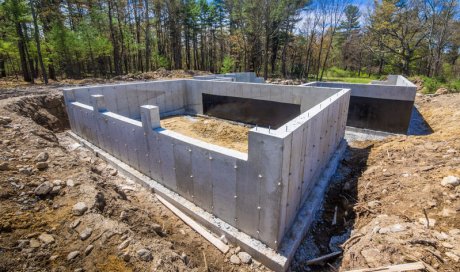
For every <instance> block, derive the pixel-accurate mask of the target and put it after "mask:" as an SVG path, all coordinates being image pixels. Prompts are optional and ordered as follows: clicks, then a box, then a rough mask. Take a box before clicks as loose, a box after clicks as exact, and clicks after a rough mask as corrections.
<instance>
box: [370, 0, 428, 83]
mask: <svg viewBox="0 0 460 272" xmlns="http://www.w3.org/2000/svg"><path fill="white" fill-rule="evenodd" d="M421 4H422V3H421V2H420V1H416V0H408V1H395V0H383V1H382V3H377V2H376V10H375V12H374V14H373V15H372V17H371V25H370V26H369V30H370V31H371V32H372V34H373V35H374V37H382V40H381V45H382V46H383V47H384V48H385V49H386V50H387V51H388V52H390V53H391V54H393V55H395V56H396V57H397V58H398V59H399V61H400V62H399V67H400V71H401V72H402V73H403V74H404V75H410V70H411V64H412V62H413V61H414V60H417V59H419V58H421V56H420V55H418V54H417V49H419V47H420V45H421V44H422V43H423V42H424V40H425V38H426V36H427V31H426V30H427V17H426V14H424V12H423V10H422V8H421Z"/></svg>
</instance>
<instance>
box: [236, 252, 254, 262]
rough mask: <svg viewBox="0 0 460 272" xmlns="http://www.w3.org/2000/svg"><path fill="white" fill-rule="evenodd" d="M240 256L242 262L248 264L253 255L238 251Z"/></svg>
mask: <svg viewBox="0 0 460 272" xmlns="http://www.w3.org/2000/svg"><path fill="white" fill-rule="evenodd" d="M238 258H240V260H241V262H242V263H244V264H248V263H250V262H251V260H252V257H251V255H249V254H248V253H246V252H244V251H242V252H240V253H238Z"/></svg>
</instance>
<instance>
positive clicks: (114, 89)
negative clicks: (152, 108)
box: [68, 80, 186, 120]
mask: <svg viewBox="0 0 460 272" xmlns="http://www.w3.org/2000/svg"><path fill="white" fill-rule="evenodd" d="M68 90H72V92H74V93H75V99H76V101H79V102H80V103H84V104H87V105H88V104H90V97H91V95H94V94H102V95H104V98H105V101H106V102H105V103H106V105H107V110H109V111H111V112H114V113H117V114H120V115H122V116H125V117H128V118H132V119H135V120H140V110H139V109H140V106H141V105H157V106H158V107H159V108H160V115H161V116H168V115H174V114H180V113H183V112H184V111H185V105H186V101H185V99H186V95H185V82H184V81H182V80H164V81H155V84H152V82H133V83H123V84H112V85H101V86H91V87H78V88H70V89H68Z"/></svg>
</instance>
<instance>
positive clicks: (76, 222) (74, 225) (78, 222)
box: [70, 219, 81, 229]
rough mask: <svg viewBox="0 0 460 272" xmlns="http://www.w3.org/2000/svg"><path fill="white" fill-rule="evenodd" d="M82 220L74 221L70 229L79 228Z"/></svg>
mask: <svg viewBox="0 0 460 272" xmlns="http://www.w3.org/2000/svg"><path fill="white" fill-rule="evenodd" d="M80 222H81V221H80V219H76V220H75V221H73V222H72V223H70V228H72V229H74V228H76V227H78V225H80Z"/></svg>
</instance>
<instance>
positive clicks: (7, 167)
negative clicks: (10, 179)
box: [0, 162, 10, 171]
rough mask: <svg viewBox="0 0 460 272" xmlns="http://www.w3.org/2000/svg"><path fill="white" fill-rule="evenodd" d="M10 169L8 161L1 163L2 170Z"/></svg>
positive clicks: (0, 169)
mask: <svg viewBox="0 0 460 272" xmlns="http://www.w3.org/2000/svg"><path fill="white" fill-rule="evenodd" d="M8 169H10V167H9V165H8V163H7V162H2V163H0V171H6V170H8Z"/></svg>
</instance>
